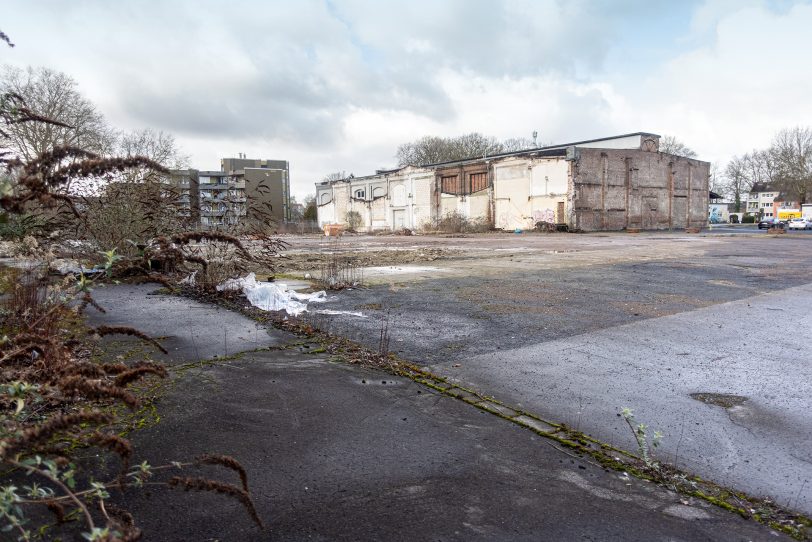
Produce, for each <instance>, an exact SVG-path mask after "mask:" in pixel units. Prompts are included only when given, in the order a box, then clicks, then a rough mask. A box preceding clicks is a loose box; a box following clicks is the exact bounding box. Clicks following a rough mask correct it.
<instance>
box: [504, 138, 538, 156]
mask: <svg viewBox="0 0 812 542" xmlns="http://www.w3.org/2000/svg"><path fill="white" fill-rule="evenodd" d="M536 147H538V145H537V144H536V142H535V141H533V140H532V139H529V138H526V137H511V138H508V139H505V140H504V141H502V152H514V151H524V150H527V149H535V148H536Z"/></svg>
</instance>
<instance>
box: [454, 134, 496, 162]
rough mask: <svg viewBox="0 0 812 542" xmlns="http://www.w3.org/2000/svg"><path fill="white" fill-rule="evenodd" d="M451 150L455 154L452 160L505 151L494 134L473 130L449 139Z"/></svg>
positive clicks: (479, 156)
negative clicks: (483, 133) (489, 134)
mask: <svg viewBox="0 0 812 542" xmlns="http://www.w3.org/2000/svg"><path fill="white" fill-rule="evenodd" d="M449 143H450V147H451V152H452V154H453V155H454V157H453V158H450V160H463V159H465V158H481V157H483V156H489V155H492V154H498V153H500V152H503V151H504V148H505V147H504V145H502V143H501V142H500V141H499V140H498V139H496V138H495V137H492V136H485V135H482V134H480V133H479V132H471V133H470V134H464V135H461V136H459V137H454V138H451V140H450V141H449Z"/></svg>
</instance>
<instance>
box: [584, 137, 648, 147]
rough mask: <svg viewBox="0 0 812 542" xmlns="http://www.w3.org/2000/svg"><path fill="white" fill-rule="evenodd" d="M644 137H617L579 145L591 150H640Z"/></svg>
mask: <svg viewBox="0 0 812 542" xmlns="http://www.w3.org/2000/svg"><path fill="white" fill-rule="evenodd" d="M641 139H642V136H639V135H631V136H626V137H615V138H612V139H602V140H601V141H593V142H591V143H579V144H578V145H576V146H578V147H588V148H591V149H634V150H640V144H641Z"/></svg>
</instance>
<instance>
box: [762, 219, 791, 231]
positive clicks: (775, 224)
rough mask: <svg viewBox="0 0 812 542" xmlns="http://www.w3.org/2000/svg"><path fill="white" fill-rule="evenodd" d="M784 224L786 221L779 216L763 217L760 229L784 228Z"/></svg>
mask: <svg viewBox="0 0 812 542" xmlns="http://www.w3.org/2000/svg"><path fill="white" fill-rule="evenodd" d="M784 224H785V223H784V222H782V221H781V220H778V219H777V218H762V219H761V220H759V222H758V229H760V230H768V229H770V228H783V227H784Z"/></svg>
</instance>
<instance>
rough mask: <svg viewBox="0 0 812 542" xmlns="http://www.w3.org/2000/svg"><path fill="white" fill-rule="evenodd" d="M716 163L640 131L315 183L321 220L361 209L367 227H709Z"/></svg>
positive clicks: (342, 218) (343, 218)
mask: <svg viewBox="0 0 812 542" xmlns="http://www.w3.org/2000/svg"><path fill="white" fill-rule="evenodd" d="M709 169H710V164H708V163H707V162H702V161H699V160H693V159H688V158H683V157H679V156H674V155H669V154H665V153H661V152H659V136H657V135H654V134H647V133H643V132H638V133H635V134H627V135H623V136H618V137H613V138H604V139H598V140H590V141H582V142H577V143H571V144H567V145H559V146H551V147H543V148H540V149H529V150H526V151H519V152H512V153H504V154H500V155H494V156H490V157H482V158H474V159H469V160H460V161H455V162H449V163H442V164H430V165H426V166H422V167H414V166H407V167H404V168H401V169H396V170H388V171H379V172H377V173H376V174H375V175H370V176H367V177H359V178H351V179H344V180H341V181H335V182H331V183H327V182H325V183H319V184H317V185H316V190H317V194H316V196H317V199H316V201H317V204H318V213H319V223H320V224H321V225H324V224H328V223H343V222H345V221H346V213H347V212H348V211H356V212H358V213H359V214H360V215H361V218H362V220H361V228H360V229H361V230H362V231H373V230H397V229H402V228H419V227H421V226H424V225H427V224H431V223H432V221H435V220H437V219H439V218H442V217H444V216H447V215H449V214H452V213H453V214H456V215H459V216H463V217H465V218H468V219H471V220H478V221H484V222H485V223H487V224H488V225H490V226H491V227H493V228H497V229H505V230H512V229H516V228H519V229H531V228H533V227H534V226H535V225H536V224H537V223H539V222H548V223H552V224H558V225H566V226H567V227H568V228H569V229H572V230H581V231H598V230H623V229H631V228H639V229H645V230H657V229H681V228H690V227H705V226H707V223H708V216H707V209H708V175H709Z"/></svg>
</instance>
